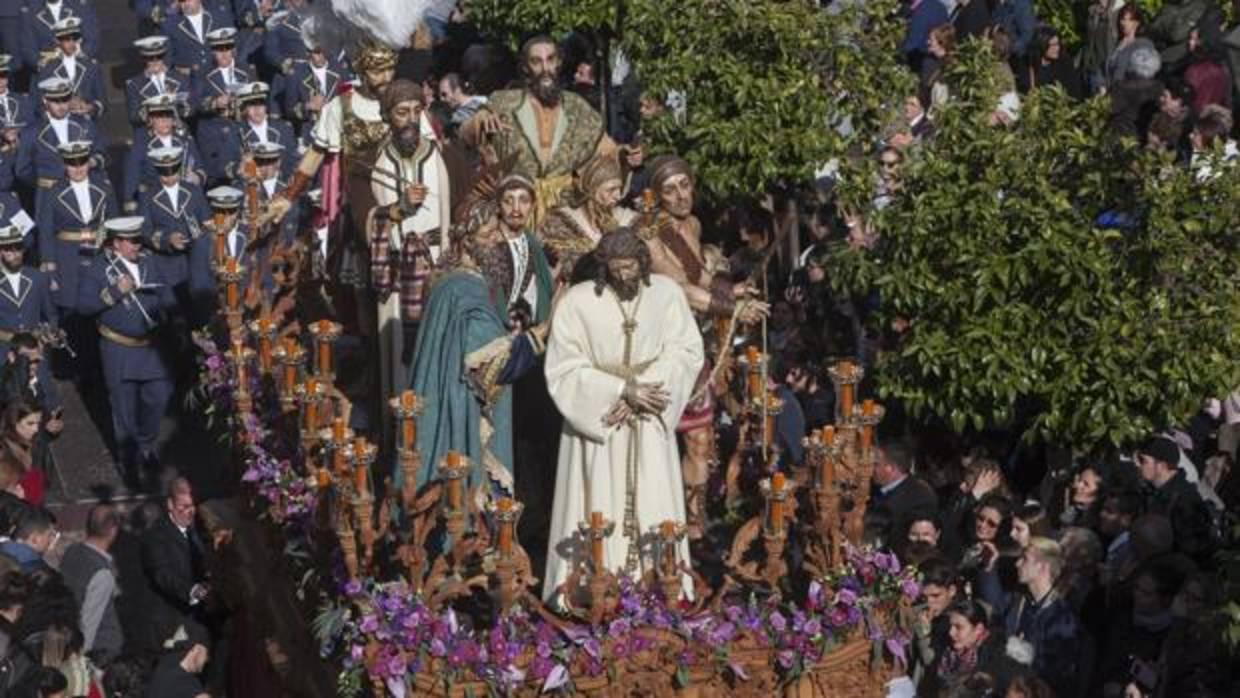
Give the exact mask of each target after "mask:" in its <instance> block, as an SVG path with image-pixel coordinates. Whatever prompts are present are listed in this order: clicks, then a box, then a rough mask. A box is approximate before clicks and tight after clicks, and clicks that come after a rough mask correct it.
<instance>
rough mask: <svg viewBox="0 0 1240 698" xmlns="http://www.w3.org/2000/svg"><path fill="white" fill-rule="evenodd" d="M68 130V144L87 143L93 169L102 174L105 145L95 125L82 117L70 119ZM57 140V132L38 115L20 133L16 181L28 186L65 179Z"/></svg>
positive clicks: (72, 116)
mask: <svg viewBox="0 0 1240 698" xmlns="http://www.w3.org/2000/svg"><path fill="white" fill-rule="evenodd" d="M68 118H69V127H68V129H67V131H68V134H69V140H70V141H90V143H91V145H92V148H91V153H92V154H93V155H94V156H95V158H96V160H95V169H96V170H100V171H102V165H103V164H104V163H105V159H104V155H103V153H104V150H105V149H106V148H107V143H106V142H105V141H104V139H103V135H102V134H101V133H100V131H99V129H97V128H95V123H94V122H93V121H91V120H90V119H87V118H86V117H84V116H78V115H76V114H70V115H69V117H68ZM59 145H60V140H59V139H58V138H57V137H56V129H54V128H52V125H51V123H49V122H48V120H47V115H46V114H40V116H39V120H38V121H35V122H34V123H32V124H30V125H29V126H27V127H26V128H24V129H22V132H21V136H20V138H19V140H18V145H17V178H18V179H20V180H22V181H23V182H26V183H28V184H30V185H32V186H33V185H35V184H37V180H40V179H42V180H55V179H60V178H61V177H64V176H65V164H64V161H63V160H61V157H60V151H58V150H56V147H57V146H59Z"/></svg>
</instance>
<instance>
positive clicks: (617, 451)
mask: <svg viewBox="0 0 1240 698" xmlns="http://www.w3.org/2000/svg"><path fill="white" fill-rule="evenodd" d="M650 282H651V283H650V286H648V287H643V288H642V291H641V294H640V296H639V301H637V303H638V306H637V315H636V322H637V329H636V331H635V332H634V334H633V348H632V360H631V364H633V365H637V364H641V363H643V362H646V361H653V363H651V364H650V365H649V366H648V367H647V368H646V369H645V370H644V371H643V372H642V373H641V374H640V376H639V377H638V380H640V381H643V382H662V383H663V387H664V388H665V389H666V390H667V391H668V392H669V393H670V394H671V400H670V401H669V404H668V406H667V409H666V410H664V412H663V414H662V415H660V417H661V419H654V418H653V417H652V418H648V419H646V420H644V421H641V422H639V423H638V426H637V428H638V429H639V443H640V453H638V454H637V456H638V458H637V463H638V475H637V498H636V519H637V530H638V531H639V532H640V534H641V542H642V543H643V545H642V546H641V553H642V569H641V570H639V573H640V572H644V571H645V569H648V566H649V565H650V564H651V562H652V561H651V559H650V557H649V555H650V553H651V550H650V549H649V541H648V540H647V538H648V536H647V534H648V532H649V531H650V529H651V528H652V527H654V526H657V525H658V524H659V523H661V522H663V521H665V520H669V519H670V520H673V521H676V522H678V523H684V521H685V498H684V485H683V482H682V479H681V474H680V455H679V453H678V452H677V448H676V433H675V428H676V423H677V421H678V420H679V419H680V413H681V412H682V411H683V410H684V407H685V403H686V402H687V401H688V399H689V397H690V395H691V393H692V392H693V386H694V380H695V379H696V378H697V374H698V371H699V370H700V369H701V367H702V362H703V350H702V336H701V333H700V332H699V331H698V327H697V324H696V323H695V322H694V319H693V313H692V311H691V310H690V309H689V303H688V301H686V300H685V295H684V292H683V291H681V289H680V286H679V285H678V284H676V282H674V281H672V280H671V279H668V278H667V277H665V276H661V275H658V274H654V275H652V276H651V280H650ZM632 307H633V302H629V303H626V304H625V312H627V313H632V312H633V311H632ZM623 323H624V315H622V314H621V309H620V304H619V302H618V300H617V298H616V296H615V295H614V294H613V293H611V292H610V291H604V292H603V295H601V296H598V295H595V292H594V282H593V281H590V282H586V283H581V284H577V285H576V286H574V287H572V288H571V289H569V290H568V291H567V292H566V293H565V295H564V297H563V298H562V299H561V300H560V302H559V304H558V305H557V306H556V308H555V313H554V316H553V318H552V323H551V338H550V340H549V341H548V343H547V360H546V373H547V388H548V389H549V390H550V392H551V397H552V399H553V400H554V401H555V405H556V407H557V408H559V410H560V414H562V415H564V427H563V431H562V432H561V433H560V450H559V460H558V462H557V467H556V479H555V502H554V504H553V506H552V511H551V540H550V545H549V550H548V552H547V570H546V577H545V582H544V585H545V586H544V587H543V588H544V595H545V596H546V597H547V598H548V599H551V598H552V597H553V596H554V593H555V589H556V587H558V586H559V585H560V584H561V583H563V582H564V580H565V579H566V578H567V577H568V575H569V573H570V571H571V570H572V567H573V563H574V560H575V559H578V556H582V555H585V556H588V555H589V546H588V544H582V541H581V540H580V537H579V534H578V533H577V524H578V522H581V521H585V520H588V519H589V518H590V512H592V511H601V512H603V517H604V518H605V519H609V520H611V521H613V522H614V523H615V531H614V532H613V533H612V535H611V537H610V538H608V539H606V542H605V545H604V562H605V564H606V566H607V568H608V569H611V570H615V571H620V570H622V569H623V568H624V564H625V559H626V555H627V552H628V545H629V541H628V539H627V538H626V537H625V536H624V508H625V492H626V471H627V468H626V464H627V462H628V456H629V453H628V452H629V444H630V427H628V426H625V425H620V426H614V427H605V426H603V416H604V415H606V414H607V412H608V411H610V410H611V408H612V406H614V405H615V404H616V401H617V400H619V399H620V395H621V393H622V392H623V390H624V380H623V379H622V378H620V377H619V376H617V375H613V372H614V367H619V366H622V365H623V361H624V331H623V329H622V328H623ZM605 368H608V369H613V372H609V371H608V370H604V369H605ZM680 555H681V559H682V560H684V561H685V562H688V561H689V546H688V543H687V542H683V541H682V544H681V546H680ZM684 586H685V589H686V591H687V592H688V591H691V590H692V585H691V580H690V578H689V577H688V575H685V576H684Z"/></svg>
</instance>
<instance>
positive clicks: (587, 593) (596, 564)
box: [559, 511, 619, 625]
mask: <svg viewBox="0 0 1240 698" xmlns="http://www.w3.org/2000/svg"><path fill="white" fill-rule="evenodd" d="M615 530H616V522H614V521H611V520H609V519H604V518H603V512H601V511H593V512H590V519H589V520H588V521H579V522H577V532H578V533H579V534H580V535H581V540H583V541H586V542H588V543H589V545H590V556H589V558H587V560H583V561H581V563H580V564H578V565H575V566H574V568H573V571H572V573H571V574H569V576H568V579H567V580H565V582H564V584H562V585H561V586H560V589H559V592H560V594H561V597H562V599H563V602H564V605H565V607H566V608H567V609H568V610H569V612H570V613H573V614H574V615H577V616H581V617H586V618H588V619H589V620H590V622H591V623H593V624H595V625H597V624H598V623H600V622H602V620H603V617H604V616H605V615H606V614H607V613H609V612H610V611H611V609H612V608H614V607H615V605H616V603H617V600H618V597H619V582H618V580H617V579H616V576H615V575H614V574H612V572H611V571H610V570H608V569H607V563H606V560H605V556H604V554H603V541H605V540H607V538H609V537H610V536H611V534H612V533H614V532H615ZM583 578H584V582H585V583H584V584H583V583H582V582H583ZM583 592H584V598H583V596H582V593H583Z"/></svg>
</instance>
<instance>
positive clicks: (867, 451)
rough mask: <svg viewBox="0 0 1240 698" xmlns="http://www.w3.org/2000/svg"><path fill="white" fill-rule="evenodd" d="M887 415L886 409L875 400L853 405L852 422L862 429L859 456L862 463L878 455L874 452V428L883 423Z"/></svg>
mask: <svg viewBox="0 0 1240 698" xmlns="http://www.w3.org/2000/svg"><path fill="white" fill-rule="evenodd" d="M886 414H887V410H886V408H884V407H883V406H882V405H880V404H878V403H876V402H874V401H873V400H865V401H863V402H862V403H861V404H860V405H853V412H852V421H853V423H854V424H856V425H857V426H858V427H859V428H860V429H861V443H860V454H859V455H860V456H861V459H862V461H867V460H871V459H872V458H873V457H874V456H875V455H876V454H875V453H874V452H873V451H874V427H876V426H878V424H879V423H880V422H882V421H883V417H884V416H885V415H886Z"/></svg>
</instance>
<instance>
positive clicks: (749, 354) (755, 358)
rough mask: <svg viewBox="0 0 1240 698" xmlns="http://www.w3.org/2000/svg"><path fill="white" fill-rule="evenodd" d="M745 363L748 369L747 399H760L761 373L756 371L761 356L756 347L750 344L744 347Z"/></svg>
mask: <svg viewBox="0 0 1240 698" xmlns="http://www.w3.org/2000/svg"><path fill="white" fill-rule="evenodd" d="M745 361H746V362H747V363H748V367H749V397H751V398H760V397H762V373H761V371H759V370H758V364H759V363H760V362H761V361H762V354H760V353H759V352H758V347H756V346H754V345H752V344H750V345H749V346H747V347H745Z"/></svg>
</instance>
